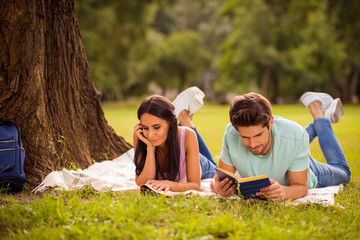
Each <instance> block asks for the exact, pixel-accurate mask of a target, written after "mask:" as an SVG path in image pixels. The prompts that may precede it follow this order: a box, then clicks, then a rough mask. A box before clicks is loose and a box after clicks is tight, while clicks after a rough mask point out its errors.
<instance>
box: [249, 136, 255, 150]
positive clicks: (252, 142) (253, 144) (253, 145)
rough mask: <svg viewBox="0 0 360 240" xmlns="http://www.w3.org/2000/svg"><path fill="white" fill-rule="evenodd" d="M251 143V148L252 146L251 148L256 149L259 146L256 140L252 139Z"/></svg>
mask: <svg viewBox="0 0 360 240" xmlns="http://www.w3.org/2000/svg"><path fill="white" fill-rule="evenodd" d="M249 141H250V142H249V146H250V147H252V148H254V147H256V146H257V142H256V141H255V140H254V139H251V138H250V140H249Z"/></svg>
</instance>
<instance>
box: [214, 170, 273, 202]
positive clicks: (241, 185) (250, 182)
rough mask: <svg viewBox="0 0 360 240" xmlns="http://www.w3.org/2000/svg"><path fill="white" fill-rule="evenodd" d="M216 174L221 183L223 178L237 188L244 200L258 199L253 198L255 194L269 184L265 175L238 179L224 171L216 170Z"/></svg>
mask: <svg viewBox="0 0 360 240" xmlns="http://www.w3.org/2000/svg"><path fill="white" fill-rule="evenodd" d="M215 170H216V173H217V175H218V176H219V178H220V181H222V180H223V179H225V178H228V179H230V180H231V181H232V182H233V183H234V184H236V185H237V186H238V190H240V194H241V195H242V196H243V197H244V198H245V199H249V198H259V197H257V196H255V194H256V193H257V192H260V189H261V188H264V187H267V186H269V185H271V184H270V180H269V178H268V177H267V176H266V175H261V176H255V177H247V178H240V179H239V178H238V177H237V176H236V175H235V174H234V173H232V172H229V171H227V170H225V169H221V168H216V169H215ZM238 190H236V191H235V194H236V195H239V191H238Z"/></svg>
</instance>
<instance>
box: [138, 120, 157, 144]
mask: <svg viewBox="0 0 360 240" xmlns="http://www.w3.org/2000/svg"><path fill="white" fill-rule="evenodd" d="M134 136H136V137H137V138H138V139H139V140H140V141H142V142H143V143H145V144H146V146H148V147H150V146H151V147H153V145H152V144H151V142H150V141H149V140H148V139H147V138H146V137H145V136H144V132H143V128H142V125H141V124H140V123H138V124H136V125H135V127H134ZM134 144H135V141H134Z"/></svg>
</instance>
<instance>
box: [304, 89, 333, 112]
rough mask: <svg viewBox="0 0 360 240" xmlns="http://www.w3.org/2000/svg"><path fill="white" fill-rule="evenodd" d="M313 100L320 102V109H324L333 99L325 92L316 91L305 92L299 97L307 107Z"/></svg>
mask: <svg viewBox="0 0 360 240" xmlns="http://www.w3.org/2000/svg"><path fill="white" fill-rule="evenodd" d="M314 101H320V102H321V111H324V110H326V109H327V108H328V107H329V106H330V104H331V103H332V102H333V101H334V99H333V98H332V97H331V96H330V95H329V94H327V93H318V92H306V93H304V94H303V95H301V97H300V102H302V103H303V104H304V105H305V106H306V107H307V108H309V104H310V103H312V102H314Z"/></svg>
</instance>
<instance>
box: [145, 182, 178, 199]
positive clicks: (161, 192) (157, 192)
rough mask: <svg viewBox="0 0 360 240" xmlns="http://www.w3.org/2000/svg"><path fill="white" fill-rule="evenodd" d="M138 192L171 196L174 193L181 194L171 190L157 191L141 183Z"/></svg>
mask: <svg viewBox="0 0 360 240" xmlns="http://www.w3.org/2000/svg"><path fill="white" fill-rule="evenodd" d="M140 193H141V194H150V195H165V196H167V197H173V196H175V195H179V194H181V192H172V191H159V190H156V189H154V188H152V187H151V186H149V185H147V184H142V185H141V186H140Z"/></svg>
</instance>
